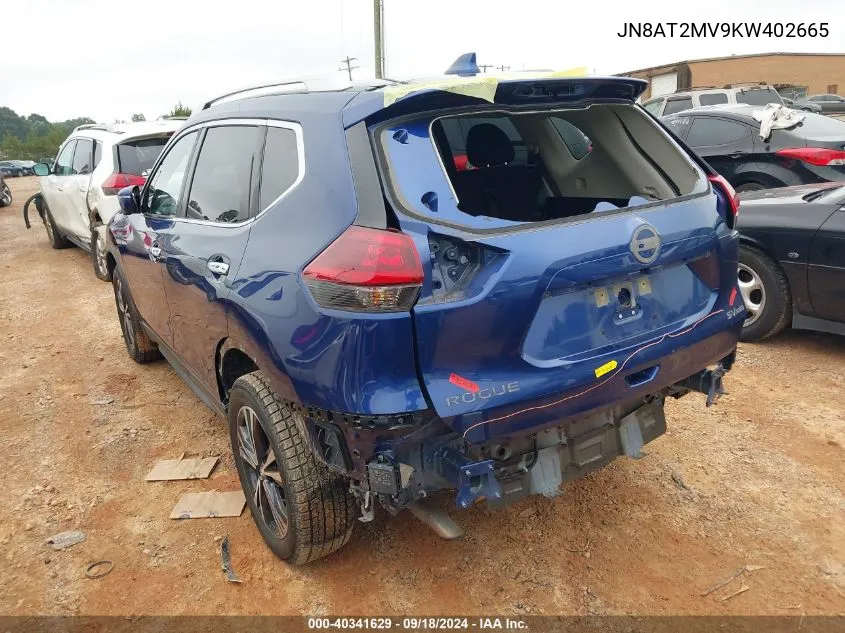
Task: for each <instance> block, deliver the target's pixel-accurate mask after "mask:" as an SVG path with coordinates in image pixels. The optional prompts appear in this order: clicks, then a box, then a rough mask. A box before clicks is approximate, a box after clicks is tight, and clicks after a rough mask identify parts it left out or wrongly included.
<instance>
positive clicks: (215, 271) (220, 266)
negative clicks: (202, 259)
mask: <svg viewBox="0 0 845 633" xmlns="http://www.w3.org/2000/svg"><path fill="white" fill-rule="evenodd" d="M207 266H208V270H209V271H210V272H211V274H212V275H220V276H223V275H226V274H228V272H229V264H227V263H226V262H220V261H214V260H212V261H209V262H208V264H207Z"/></svg>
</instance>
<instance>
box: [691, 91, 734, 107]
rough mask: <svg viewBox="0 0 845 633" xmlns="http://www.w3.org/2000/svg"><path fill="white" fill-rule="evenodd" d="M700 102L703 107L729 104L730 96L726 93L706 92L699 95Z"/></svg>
mask: <svg viewBox="0 0 845 633" xmlns="http://www.w3.org/2000/svg"><path fill="white" fill-rule="evenodd" d="M698 102H699V103H700V104H701V105H703V106H708V105H718V104H720V103H727V102H728V95H726V94H725V93H724V92H705V93H702V94H700V95H698Z"/></svg>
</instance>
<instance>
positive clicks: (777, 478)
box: [0, 178, 845, 615]
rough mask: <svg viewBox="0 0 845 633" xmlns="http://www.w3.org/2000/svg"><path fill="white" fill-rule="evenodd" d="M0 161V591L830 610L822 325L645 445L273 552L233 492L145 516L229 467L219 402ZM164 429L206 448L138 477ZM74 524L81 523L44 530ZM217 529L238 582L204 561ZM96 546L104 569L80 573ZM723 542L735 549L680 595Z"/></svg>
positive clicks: (835, 352) (843, 462)
mask: <svg viewBox="0 0 845 633" xmlns="http://www.w3.org/2000/svg"><path fill="white" fill-rule="evenodd" d="M9 183H10V185H11V187H12V190H13V192H14V195H15V203H14V204H13V206H12V207H10V208H5V209H0V270H2V275H0V464H2V486H0V546H2V548H0V556H2V558H3V560H2V566H3V571H2V573H0V615H5V614H43V613H49V614H115V615H117V614H120V615H130V614H131V615H140V614H198V613H202V614H223V613H226V614H234V613H238V614H251V615H254V614H267V613H271V614H309V615H322V614H334V615H336V614H344V615H366V614H394V615H405V614H428V615H438V614H463V615H473V614H479V615H487V614H490V613H499V614H503V615H508V614H514V615H528V614H531V615H534V614H580V615H592V614H643V615H645V614H720V615H728V614H773V615H798V614H808V615H810V614H833V613H836V614H843V613H845V449H843V446H845V391H843V385H845V337H835V336H831V335H824V334H813V333H802V332H786V333H784V334H783V335H782V336H779V337H777V338H776V339H775V340H772V341H770V342H767V343H764V344H757V345H743V346H741V347H740V353H739V360H738V362H737V365H736V367H735V369H734V371H732V372H731V373H730V374H729V376H728V378H727V388H728V389H729V391H730V395H728V396H727V397H725V398H724V399H723V400H722V401H721V402H720V403H719V404H718V405H717V406H715V407H712V408H709V409H708V408H705V406H704V398H703V397H698V396H690V397H687V398H684V399H683V400H680V401H678V402H672V403H670V404H668V411H667V418H668V425H669V430H668V432H667V434H666V435H665V436H664V437H662V438H660V439H658V440H656V441H655V442H654V443H653V444H651V445H649V446H648V447H647V452H648V453H649V454H648V456H647V457H645V458H644V459H641V460H638V461H633V460H628V459H619V460H617V461H616V462H615V463H614V464H612V465H611V466H610V467H608V468H606V469H604V470H602V471H599V472H598V473H595V474H593V475H591V476H589V477H587V478H586V479H584V480H582V481H578V482H575V483H571V484H568V485H566V486H565V490H564V494H563V495H562V496H560V497H558V498H555V499H546V498H542V497H540V498H532V499H529V500H526V501H523V502H521V503H519V504H517V505H515V506H512V507H510V508H507V509H504V510H500V511H496V512H491V511H488V510H486V509H485V508H484V507H476V508H474V509H472V510H470V511H466V512H462V513H461V512H458V511H455V510H452V511H451V512H452V514H453V516H454V517H455V518H456V519H457V520H458V522H459V523H461V524H462V525H463V527H464V528H465V529H466V532H467V535H466V537H465V538H464V539H462V540H460V541H455V542H444V541H441V540H439V539H438V538H437V537H436V536H435V535H434V534H433V533H432V532H431V531H429V530H428V529H427V528H425V527H424V526H422V525H421V524H420V523H419V522H418V521H417V520H416V519H415V518H414V517H413V516H411V515H410V514H409V513H403V514H402V515H400V516H398V517H394V518H390V517H387V516H385V515H384V514H383V513H382V514H381V515H377V519H376V521H374V522H373V523H370V524H361V525H359V526H358V528H357V530H356V534H355V536H353V540H352V542H351V543H350V544H349V546H347V547H346V548H345V549H344V550H342V551H341V552H339V553H338V554H336V555H334V556H332V557H330V558H328V559H326V560H323V561H320V562H318V563H316V564H312V565H310V566H306V567H300V568H291V567H288V566H287V565H285V564H284V563H282V562H280V561H279V560H277V559H276V558H274V556H273V555H272V554H271V552H270V551H269V549H267V548H266V547H265V546H264V544H263V543H262V541H261V538H260V536H259V533H258V531H257V529H256V528H255V527H254V524H253V522H252V519H251V517H250V516H249V510H248V509H245V510H244V513H243V515H242V516H240V517H239V518H234V519H202V520H189V521H174V520H171V519H169V518H168V516H169V514H170V510H171V509H172V508H173V506H174V504H175V503H176V501H177V499H178V498H179V496H180V495H181V494H182V493H183V492H186V491H202V490H234V489H237V487H238V481H237V475H236V473H235V469H234V466H233V462H232V459H231V456H230V447H229V440H228V436H227V432H226V428H225V426H224V423H223V422H222V421H221V420H220V419H218V418H216V417H215V416H214V414H212V413H211V412H210V411H209V410H207V409H206V408H205V407H204V406H203V405H202V404H201V403H200V402H199V400H198V399H197V398H196V397H195V396H194V395H193V394H192V393H191V392H190V391H189V389H188V388H187V387H186V386H185V385H184V384H183V383H182V382H181V380H180V379H179V378H178V377H177V376H176V374H175V373H174V372H173V371H172V370H171V369H170V368H169V366H168V365H167V364H166V363H164V362H160V363H155V364H152V365H147V366H141V365H136V364H135V363H134V362H132V360H130V359H129V357H128V356H127V354H126V352H125V349H124V346H123V342H122V340H121V336H120V327H119V325H118V321H117V318H116V316H115V308H114V300H113V295H112V291H111V287H110V285H109V284H106V283H103V282H101V281H98V280H97V279H96V278H95V277H94V274H93V272H92V268H91V264H90V261H89V259H88V256H87V255H86V254H85V253H83V252H82V251H80V250H78V249H75V248H71V249H68V250H62V251H56V250H52V249H51V248H50V246H49V244H48V242H47V238H46V234H45V232H44V229H43V226H42V225H41V224H40V223H38V224H37V225H35V226H34V227H33V229H32V230H30V231H27V230H26V229H25V228H24V225H23V221H22V218H21V205H22V203H23V201H24V200H25V199H26V197H27V196H28V195H29V194H30V193H33V192H34V191H35V190H36V188H37V182H36V179H35V178H17V179H9ZM183 451H186V452H187V453H189V454H200V455H220V456H221V457H222V459H221V463H220V465H219V466H218V467H217V469H216V471H215V472H214V474H213V475H212V477H211V478H210V479H208V480H204V481H192V482H179V481H177V482H157V483H147V482H145V481H144V476H145V474H146V473H147V472H148V471H149V470H150V468H151V467H152V465H153V464H154V463H155V461H156V460H158V459H162V458H175V457H178V456H179V455H180V454H181V453H182V452H183ZM442 503H443V505H444V507H449V501H448V500H447V499H443V500H442ZM76 529H78V530H82V531H84V532H85V534H86V535H87V540H85V541H84V542H83V543H80V544H77V545H74V546H73V547H71V548H69V549H66V550H63V551H53V550H52V549H50V548H49V546H47V545H46V544H45V540H46V539H48V538H49V537H50V536H51V535H53V534H56V533H58V532H63V531H65V530H76ZM225 534H228V535H229V540H230V543H231V549H232V561H233V566H234V569H235V571H236V572H237V574H238V575H239V576H240V577H241V579H242V580H243V581H244V582H243V584H241V585H236V584H230V583H227V582H226V580H225V577H224V574H223V573H222V571H221V569H220V563H219V554H218V548H219V537H221V536H222V535H225ZM100 559H109V560H111V561H113V562H114V570H113V571H112V573H111V574H110V575H108V576H106V577H104V578H102V579H99V580H89V579H86V577H85V574H84V570H85V568H86V567H87V566H88V564H90V563H92V562H94V561H97V560H100ZM744 565H748V566H750V567H749V569H750V570H753V571H746V572H745V573H744V574H743V575H742V576H741V577H739V578H736V579H735V580H734V581H733V582H731V583H730V584H728V585H727V586H725V587H723V588H721V589H718V590H716V591H714V592H712V593H710V594H709V595H706V596H703V595H702V593H703V592H705V591H706V590H707V589H708V588H709V587H711V586H712V585H714V584H717V583H718V582H719V581H721V580H724V579H727V578H729V577H730V576H731V575H732V574H733V573H734V572H735V571H736V570H737V569H739V568H741V567H743V566H744ZM756 566H759V567H760V568H759V569H758V568H757V567H756ZM743 585H744V586H747V587H748V590H747V591H745V592H743V593H740V594H737V595H735V596H733V597H730V598H729V599H727V600H722V599H723V598H725V597H726V596H729V595H730V594H733V593H735V592H736V591H737V590H739V589H741V588H742V586H743Z"/></svg>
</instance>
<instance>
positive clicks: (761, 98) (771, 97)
mask: <svg viewBox="0 0 845 633" xmlns="http://www.w3.org/2000/svg"><path fill="white" fill-rule="evenodd" d="M736 102H737V103H746V104H749V105H760V106H762V105H766V104H767V103H783V100H782V99H781V98H780V95H779V94H778V93H777V92H775V91H774V90H772V89H771V88H752V89H750V90H738V91H737V93H736Z"/></svg>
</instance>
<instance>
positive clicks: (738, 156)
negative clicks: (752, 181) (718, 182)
mask: <svg viewBox="0 0 845 633" xmlns="http://www.w3.org/2000/svg"><path fill="white" fill-rule="evenodd" d="M745 155H746V152H734V153H733V154H728V156H730V157H731V158H742V157H743V156H745Z"/></svg>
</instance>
